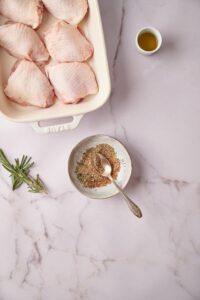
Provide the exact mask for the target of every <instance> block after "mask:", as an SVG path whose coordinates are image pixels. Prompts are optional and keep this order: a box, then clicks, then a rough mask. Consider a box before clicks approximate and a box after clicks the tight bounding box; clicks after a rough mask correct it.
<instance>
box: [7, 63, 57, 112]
mask: <svg viewBox="0 0 200 300" xmlns="http://www.w3.org/2000/svg"><path fill="white" fill-rule="evenodd" d="M4 92H5V94H6V95H7V96H8V98H10V99H11V100H13V101H15V102H17V103H19V104H22V105H33V106H38V107H48V106H50V105H52V104H53V103H54V92H53V88H52V86H51V84H50V83H49V81H48V79H47V78H46V76H45V75H44V74H43V73H42V72H41V70H40V69H39V68H38V67H37V66H36V64H35V63H33V62H30V61H28V60H22V61H20V62H17V64H16V65H15V68H14V70H13V72H12V73H11V75H10V77H9V79H8V83H7V86H6V88H5V90H4Z"/></svg>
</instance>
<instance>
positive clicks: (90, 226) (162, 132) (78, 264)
mask: <svg viewBox="0 0 200 300" xmlns="http://www.w3.org/2000/svg"><path fill="white" fill-rule="evenodd" d="M94 1H95V0H94ZM100 6H101V10H102V17H103V24H104V29H105V36H106V43H107V48H108V57H109V63H110V68H111V73H112V81H113V92H112V96H111V98H110V101H109V102H108V103H107V104H106V105H105V106H104V107H103V108H101V109H99V110H98V111H95V112H93V113H90V114H88V115H87V116H85V117H84V119H83V120H82V122H81V124H80V126H79V127H78V128H77V129H76V130H74V131H71V132H64V133H60V134H54V135H45V136H40V135H37V134H36V133H35V132H34V131H33V130H32V129H31V128H30V127H29V126H28V125H21V124H18V125H16V124H13V123H10V122H9V121H7V120H5V119H3V118H2V117H1V118H0V147H2V148H3V149H4V150H5V152H6V153H7V154H8V155H9V156H10V157H13V156H21V155H22V154H23V153H26V154H29V155H32V156H33V158H34V160H35V161H36V162H37V165H36V166H35V169H34V172H35V173H36V172H37V171H39V173H40V174H41V176H42V178H43V179H45V182H46V184H47V186H48V189H49V194H48V196H41V195H32V194H28V193H27V192H26V190H25V189H24V188H21V189H20V190H18V191H17V192H15V193H13V192H12V191H11V189H10V181H9V178H8V176H7V173H6V172H5V171H4V170H2V168H0V224H1V225H0V300H39V299H40V300H55V299H56V300H66V299H67V300H79V299H80V300H102V299H104V300H121V299H125V300H132V299H137V300H146V299H155V300H157V299H162V300H168V299H171V300H199V299H200V284H199V282H200V234H199V228H200V134H199V128H200V31H199V27H200V18H199V12H200V1H198V0H190V1H189V0H173V1H168V0H151V1H147V0H127V1H122V0H100ZM146 25H152V26H155V27H157V28H158V29H159V30H160V31H161V33H162V36H163V47H162V49H161V51H160V52H159V53H158V54H156V55H154V56H151V57H143V56H141V55H140V54H139V53H137V51H136V49H135V46H134V38H135V34H136V32H137V30H138V29H139V28H140V27H143V26H146ZM97 133H105V134H110V135H112V136H114V137H117V138H119V139H120V140H121V141H122V142H124V143H125V144H126V146H127V148H128V150H129V151H130V153H131V155H132V158H133V165H134V174H133V177H132V179H131V181H130V183H129V185H128V187H127V192H128V193H129V194H130V195H131V196H132V197H134V198H135V200H136V201H137V203H138V204H139V205H140V206H141V208H142V210H143V214H144V217H143V219H141V220H138V219H136V218H134V217H133V216H132V214H131V213H130V212H129V210H128V209H127V207H126V205H125V204H124V202H123V201H122V200H121V198H120V197H119V196H117V197H114V198H112V199H109V200H105V201H104V200H103V201H96V200H90V199H86V198H84V197H83V196H82V195H80V194H79V193H78V192H77V191H76V190H75V189H74V188H73V186H72V185H71V183H70V182H69V178H68V176H67V158H68V155H69V153H70V151H71V149H72V147H73V146H74V145H75V144H76V143H77V142H79V141H80V140H81V139H82V138H84V137H86V136H88V135H91V134H97Z"/></svg>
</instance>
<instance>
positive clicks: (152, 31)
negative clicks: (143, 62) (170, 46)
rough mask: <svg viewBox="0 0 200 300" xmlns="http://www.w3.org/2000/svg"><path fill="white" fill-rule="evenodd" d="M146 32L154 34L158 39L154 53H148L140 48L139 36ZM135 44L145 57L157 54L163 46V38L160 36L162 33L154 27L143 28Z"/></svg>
mask: <svg viewBox="0 0 200 300" xmlns="http://www.w3.org/2000/svg"><path fill="white" fill-rule="evenodd" d="M145 32H150V33H152V34H153V35H154V36H155V37H156V39H157V47H156V48H155V49H154V50H152V51H147V50H144V49H142V48H141V47H140V45H139V42H138V39H139V36H140V35H141V34H143V33H145ZM135 44H136V48H137V50H138V51H139V52H140V53H141V54H143V55H151V54H154V53H155V52H157V51H158V50H159V49H160V47H161V45H162V36H161V34H160V31H158V29H156V28H154V27H151V26H148V27H143V28H142V29H140V30H139V31H138V33H137V35H136V39H135Z"/></svg>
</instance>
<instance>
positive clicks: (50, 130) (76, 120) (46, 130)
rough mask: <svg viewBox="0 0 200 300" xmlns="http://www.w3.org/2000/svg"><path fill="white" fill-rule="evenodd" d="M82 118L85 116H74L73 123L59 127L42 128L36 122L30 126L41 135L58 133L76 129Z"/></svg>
mask: <svg viewBox="0 0 200 300" xmlns="http://www.w3.org/2000/svg"><path fill="white" fill-rule="evenodd" d="M82 117H83V115H78V116H73V117H72V118H73V120H72V122H69V123H64V124H58V125H50V126H40V123H39V122H34V123H31V124H30V125H31V126H32V128H33V129H34V130H35V131H36V132H37V133H40V134H45V133H56V132H61V131H64V130H71V129H75V128H76V127H77V126H78V125H79V123H80V121H81V119H82Z"/></svg>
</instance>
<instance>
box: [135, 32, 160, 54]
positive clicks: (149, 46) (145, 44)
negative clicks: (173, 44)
mask: <svg viewBox="0 0 200 300" xmlns="http://www.w3.org/2000/svg"><path fill="white" fill-rule="evenodd" d="M138 44H139V46H140V48H142V49H143V50H145V51H153V50H155V49H156V48H157V45H158V42H157V38H156V37H155V35H154V34H153V33H151V32H148V31H147V32H144V33H141V34H140V35H139V37H138Z"/></svg>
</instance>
